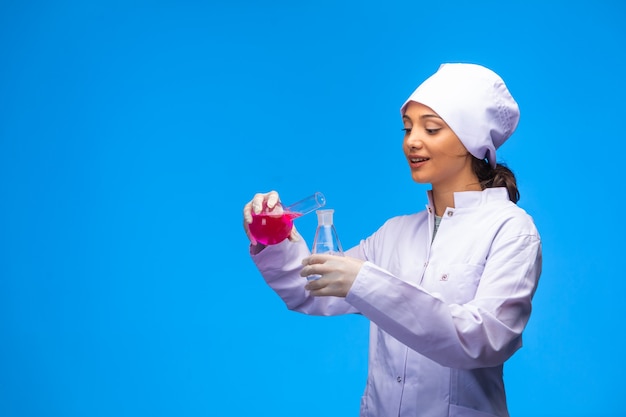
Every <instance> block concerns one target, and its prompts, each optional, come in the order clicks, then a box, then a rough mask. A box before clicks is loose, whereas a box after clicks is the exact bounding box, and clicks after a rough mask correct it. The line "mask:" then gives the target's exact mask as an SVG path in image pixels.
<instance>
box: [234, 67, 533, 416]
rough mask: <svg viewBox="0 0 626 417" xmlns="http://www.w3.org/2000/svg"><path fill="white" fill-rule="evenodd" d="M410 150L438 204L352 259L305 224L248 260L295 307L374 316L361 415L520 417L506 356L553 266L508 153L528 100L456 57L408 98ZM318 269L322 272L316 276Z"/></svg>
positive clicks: (417, 177)
mask: <svg viewBox="0 0 626 417" xmlns="http://www.w3.org/2000/svg"><path fill="white" fill-rule="evenodd" d="M400 113H401V116H402V121H403V123H404V141H403V150H404V154H405V156H406V161H407V164H408V167H409V170H410V172H411V176H412V178H413V180H414V181H416V182H418V183H429V184H430V185H431V189H430V190H429V191H428V192H427V196H426V197H427V199H426V201H427V204H426V209H425V210H422V211H419V212H417V213H415V214H411V215H404V216H398V217H394V218H391V219H389V220H388V221H386V222H385V223H384V224H383V225H382V226H381V227H380V228H379V229H378V230H377V231H376V232H375V233H374V234H373V235H371V236H369V237H367V238H365V239H364V240H362V241H361V242H360V243H359V244H358V245H357V246H355V247H354V248H351V249H349V250H347V251H346V252H345V254H346V256H345V257H337V256H332V255H322V254H318V255H311V254H310V251H309V249H308V245H307V243H306V242H305V241H304V240H303V239H302V238H301V237H300V236H299V235H298V233H297V232H296V230H295V229H293V230H292V234H291V235H290V238H289V239H288V240H285V241H283V242H281V243H279V244H277V245H272V246H267V247H265V246H263V245H261V244H257V242H256V241H255V240H254V238H253V237H252V236H251V235H250V232H249V230H248V225H249V224H250V222H251V221H252V212H253V211H254V212H255V213H256V212H259V211H260V209H261V207H262V206H263V205H264V204H265V205H267V206H269V207H270V208H271V207H273V206H274V205H276V204H277V202H278V201H279V200H280V198H279V195H278V193H276V192H275V191H272V192H269V193H260V194H256V195H255V196H254V198H253V199H252V200H251V201H250V202H249V203H247V204H246V205H245V207H244V210H243V215H244V230H245V231H246V233H247V235H248V236H249V237H250V241H251V246H250V254H251V256H252V259H253V261H254V262H255V264H256V266H257V267H258V269H259V271H260V273H261V275H262V276H263V278H264V279H265V281H266V282H267V284H268V285H269V286H270V287H271V288H273V289H274V291H275V292H276V293H277V294H278V295H279V296H280V297H281V298H282V299H283V301H284V302H285V304H286V305H287V307H288V308H289V309H291V310H294V311H297V312H301V313H305V314H312V315H338V314H349V313H359V314H362V315H363V316H365V317H367V318H368V319H369V320H370V323H371V326H370V348H369V349H370V353H369V364H368V378H367V383H366V386H365V391H364V393H363V397H362V399H361V414H360V415H361V416H364V417H365V416H367V417H370V416H371V417H374V416H376V417H391V416H401V417H409V416H410V417H416V416H424V417H426V416H427V417H444V416H468V417H472V416H476V417H478V416H480V417H485V416H499V417H505V416H508V415H509V414H508V411H507V404H506V395H505V390H504V382H503V377H502V374H503V366H504V363H505V362H506V361H507V360H508V359H509V358H510V357H511V356H512V355H513V354H514V353H515V352H516V351H517V350H518V349H519V348H520V347H521V346H522V332H523V330H524V328H525V326H526V324H527V322H528V319H529V316H530V313H531V301H532V298H533V295H534V293H535V289H536V287H537V283H538V280H539V275H540V273H541V240H540V237H539V234H538V232H537V229H536V227H535V225H534V222H533V219H532V218H531V217H530V216H529V215H528V214H527V213H526V212H525V211H524V210H523V209H521V208H520V207H519V206H517V205H516V203H517V201H518V200H519V191H518V189H517V184H516V180H515V176H514V175H513V173H512V171H511V170H509V169H508V168H507V167H505V166H503V165H501V164H498V163H497V161H496V151H497V149H498V148H499V147H500V146H501V145H502V144H503V143H504V142H505V141H506V140H507V139H508V138H509V137H510V136H511V135H512V134H513V132H514V131H515V129H516V127H517V124H518V121H519V108H518V105H517V103H516V102H515V100H514V99H513V97H512V96H511V94H510V93H509V90H508V88H507V87H506V85H505V84H504V82H503V80H502V79H501V78H500V77H499V76H498V75H497V74H496V73H494V72H493V71H491V70H490V69H488V68H485V67H483V66H480V65H475V64H456V63H454V64H444V65H441V66H440V67H439V69H438V71H437V72H435V73H434V74H433V75H432V76H430V77H429V78H428V79H426V80H425V81H424V82H423V83H422V84H421V85H420V86H419V87H418V88H417V89H416V90H415V91H414V92H413V94H411V96H410V97H409V98H408V99H407V101H406V102H405V103H404V104H403V105H402V106H401V109H400ZM309 275H321V278H319V279H317V280H311V281H309V280H307V279H306V277H307V276H309Z"/></svg>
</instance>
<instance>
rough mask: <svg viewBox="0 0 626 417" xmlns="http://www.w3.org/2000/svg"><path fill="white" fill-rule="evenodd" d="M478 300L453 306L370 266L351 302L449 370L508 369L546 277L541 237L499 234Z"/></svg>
mask: <svg viewBox="0 0 626 417" xmlns="http://www.w3.org/2000/svg"><path fill="white" fill-rule="evenodd" d="M492 248H495V249H492V251H491V253H490V254H489V257H488V259H487V262H486V264H485V267H484V269H483V271H482V274H481V276H480V283H479V285H478V288H477V291H476V295H475V297H474V298H473V299H472V300H471V301H469V302H467V303H465V304H449V303H446V302H444V301H443V300H442V299H441V298H439V297H437V296H435V295H433V294H430V293H429V292H427V291H426V290H425V289H424V288H422V287H421V286H419V285H416V284H412V283H408V282H406V281H403V280H401V279H399V278H397V277H394V276H393V275H392V274H391V273H389V272H388V271H385V270H384V269H382V268H379V267H377V266H375V265H374V264H372V263H370V262H366V263H365V264H364V265H363V267H362V268H361V270H360V271H359V273H358V275H357V277H356V279H355V281H354V283H353V285H352V288H351V289H350V292H349V293H348V294H347V297H346V301H348V302H349V303H350V304H352V305H353V306H355V307H356V308H357V309H359V310H360V311H361V313H362V314H363V315H365V316H367V317H368V318H369V319H370V320H372V321H373V322H374V323H376V324H377V325H378V326H379V328H381V329H382V330H384V331H385V332H387V333H389V334H390V335H392V336H393V337H395V338H396V339H398V340H399V341H401V342H402V343H404V344H406V345H407V346H409V347H410V348H411V349H413V350H415V351H417V352H419V353H421V354H423V355H425V356H427V357H429V358H430V359H432V360H434V361H436V362H438V363H439V364H441V365H443V366H448V367H453V368H465V369H471V368H479V367H489V366H496V365H499V364H502V363H503V362H504V361H506V360H507V359H508V358H509V357H510V356H511V355H513V353H514V352H515V351H516V350H517V349H518V348H519V347H520V346H521V334H522V331H523V329H524V327H525V326H526V323H527V322H528V319H529V316H530V311H531V299H532V296H533V295H534V292H535V288H536V285H537V281H538V278H539V275H540V272H541V243H540V240H539V237H538V235H536V234H535V233H530V234H524V235H521V234H518V235H515V236H511V235H509V236H508V237H506V236H501V237H496V239H495V240H494V242H493V245H492Z"/></svg>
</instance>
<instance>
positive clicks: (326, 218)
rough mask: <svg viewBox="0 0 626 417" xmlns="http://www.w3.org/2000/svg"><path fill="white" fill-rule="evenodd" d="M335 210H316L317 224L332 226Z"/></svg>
mask: <svg viewBox="0 0 626 417" xmlns="http://www.w3.org/2000/svg"><path fill="white" fill-rule="evenodd" d="M334 211H335V210H333V209H326V210H317V211H316V213H317V225H318V226H332V225H333V213H334Z"/></svg>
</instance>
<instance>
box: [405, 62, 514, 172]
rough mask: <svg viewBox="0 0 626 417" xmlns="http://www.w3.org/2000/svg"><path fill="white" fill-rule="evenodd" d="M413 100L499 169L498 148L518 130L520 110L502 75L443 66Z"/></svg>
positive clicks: (477, 68) (476, 67)
mask: <svg viewBox="0 0 626 417" xmlns="http://www.w3.org/2000/svg"><path fill="white" fill-rule="evenodd" d="M409 101H415V102H418V103H421V104H424V105H425V106H428V107H430V108H431V109H432V110H433V111H434V112H435V113H437V114H438V115H439V116H440V117H441V118H442V119H443V120H444V121H445V122H446V123H447V124H448V126H450V128H451V129H452V131H454V133H455V134H456V135H457V136H458V138H459V140H460V141H461V142H462V143H463V145H465V147H466V148H467V150H468V151H469V153H471V154H472V155H474V156H475V157H476V158H479V159H485V158H487V161H488V162H489V163H490V164H491V166H492V167H495V166H496V149H498V148H499V147H500V145H502V144H503V143H504V141H506V140H507V139H508V138H509V137H510V136H511V135H512V134H513V131H515V128H516V127H517V123H518V122H519V107H518V105H517V103H516V102H515V100H514V99H513V97H512V96H511V93H509V90H508V89H507V87H506V85H505V84H504V81H503V80H502V78H500V76H499V75H498V74H496V73H495V72H493V71H491V70H490V69H488V68H485V67H483V66H480V65H476V64H442V65H441V66H440V67H439V69H438V70H437V72H436V73H435V74H433V75H431V76H430V77H429V78H428V79H426V81H424V82H423V83H422V84H421V85H420V86H419V87H418V88H417V90H415V91H414V92H413V94H411V96H410V97H409V98H408V100H407V101H406V102H405V103H404V104H403V105H402V107H401V108H400V113H401V114H402V115H404V111H405V110H406V106H407V104H408V103H409Z"/></svg>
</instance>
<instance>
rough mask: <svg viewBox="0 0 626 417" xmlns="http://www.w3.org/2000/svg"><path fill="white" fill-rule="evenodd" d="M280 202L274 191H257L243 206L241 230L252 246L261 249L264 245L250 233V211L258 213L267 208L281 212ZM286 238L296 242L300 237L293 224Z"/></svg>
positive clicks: (277, 212)
mask: <svg viewBox="0 0 626 417" xmlns="http://www.w3.org/2000/svg"><path fill="white" fill-rule="evenodd" d="M279 203H280V196H279V195H278V193H277V192H276V191H270V192H268V193H257V194H255V195H254V197H253V198H252V200H250V202H249V203H247V204H246V205H245V206H243V230H244V231H245V232H246V236H248V239H249V240H250V243H251V244H252V245H254V246H258V248H257V249H259V250H260V249H263V248H264V247H265V245H263V244H261V243H258V242H257V241H256V239H255V238H254V236H252V234H251V233H250V223H252V213H253V212H254V214H258V213H260V212H261V211H262V210H263V208H267V210H269V211H274V212H275V213H276V214H280V213H282V210H283V207H282V205H280V204H279ZM288 239H289V240H290V241H292V242H297V241H298V240H300V239H301V237H300V234H299V233H298V231H297V230H296V227H295V226H294V227H293V228H292V229H291V233H290V234H289V237H288Z"/></svg>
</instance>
